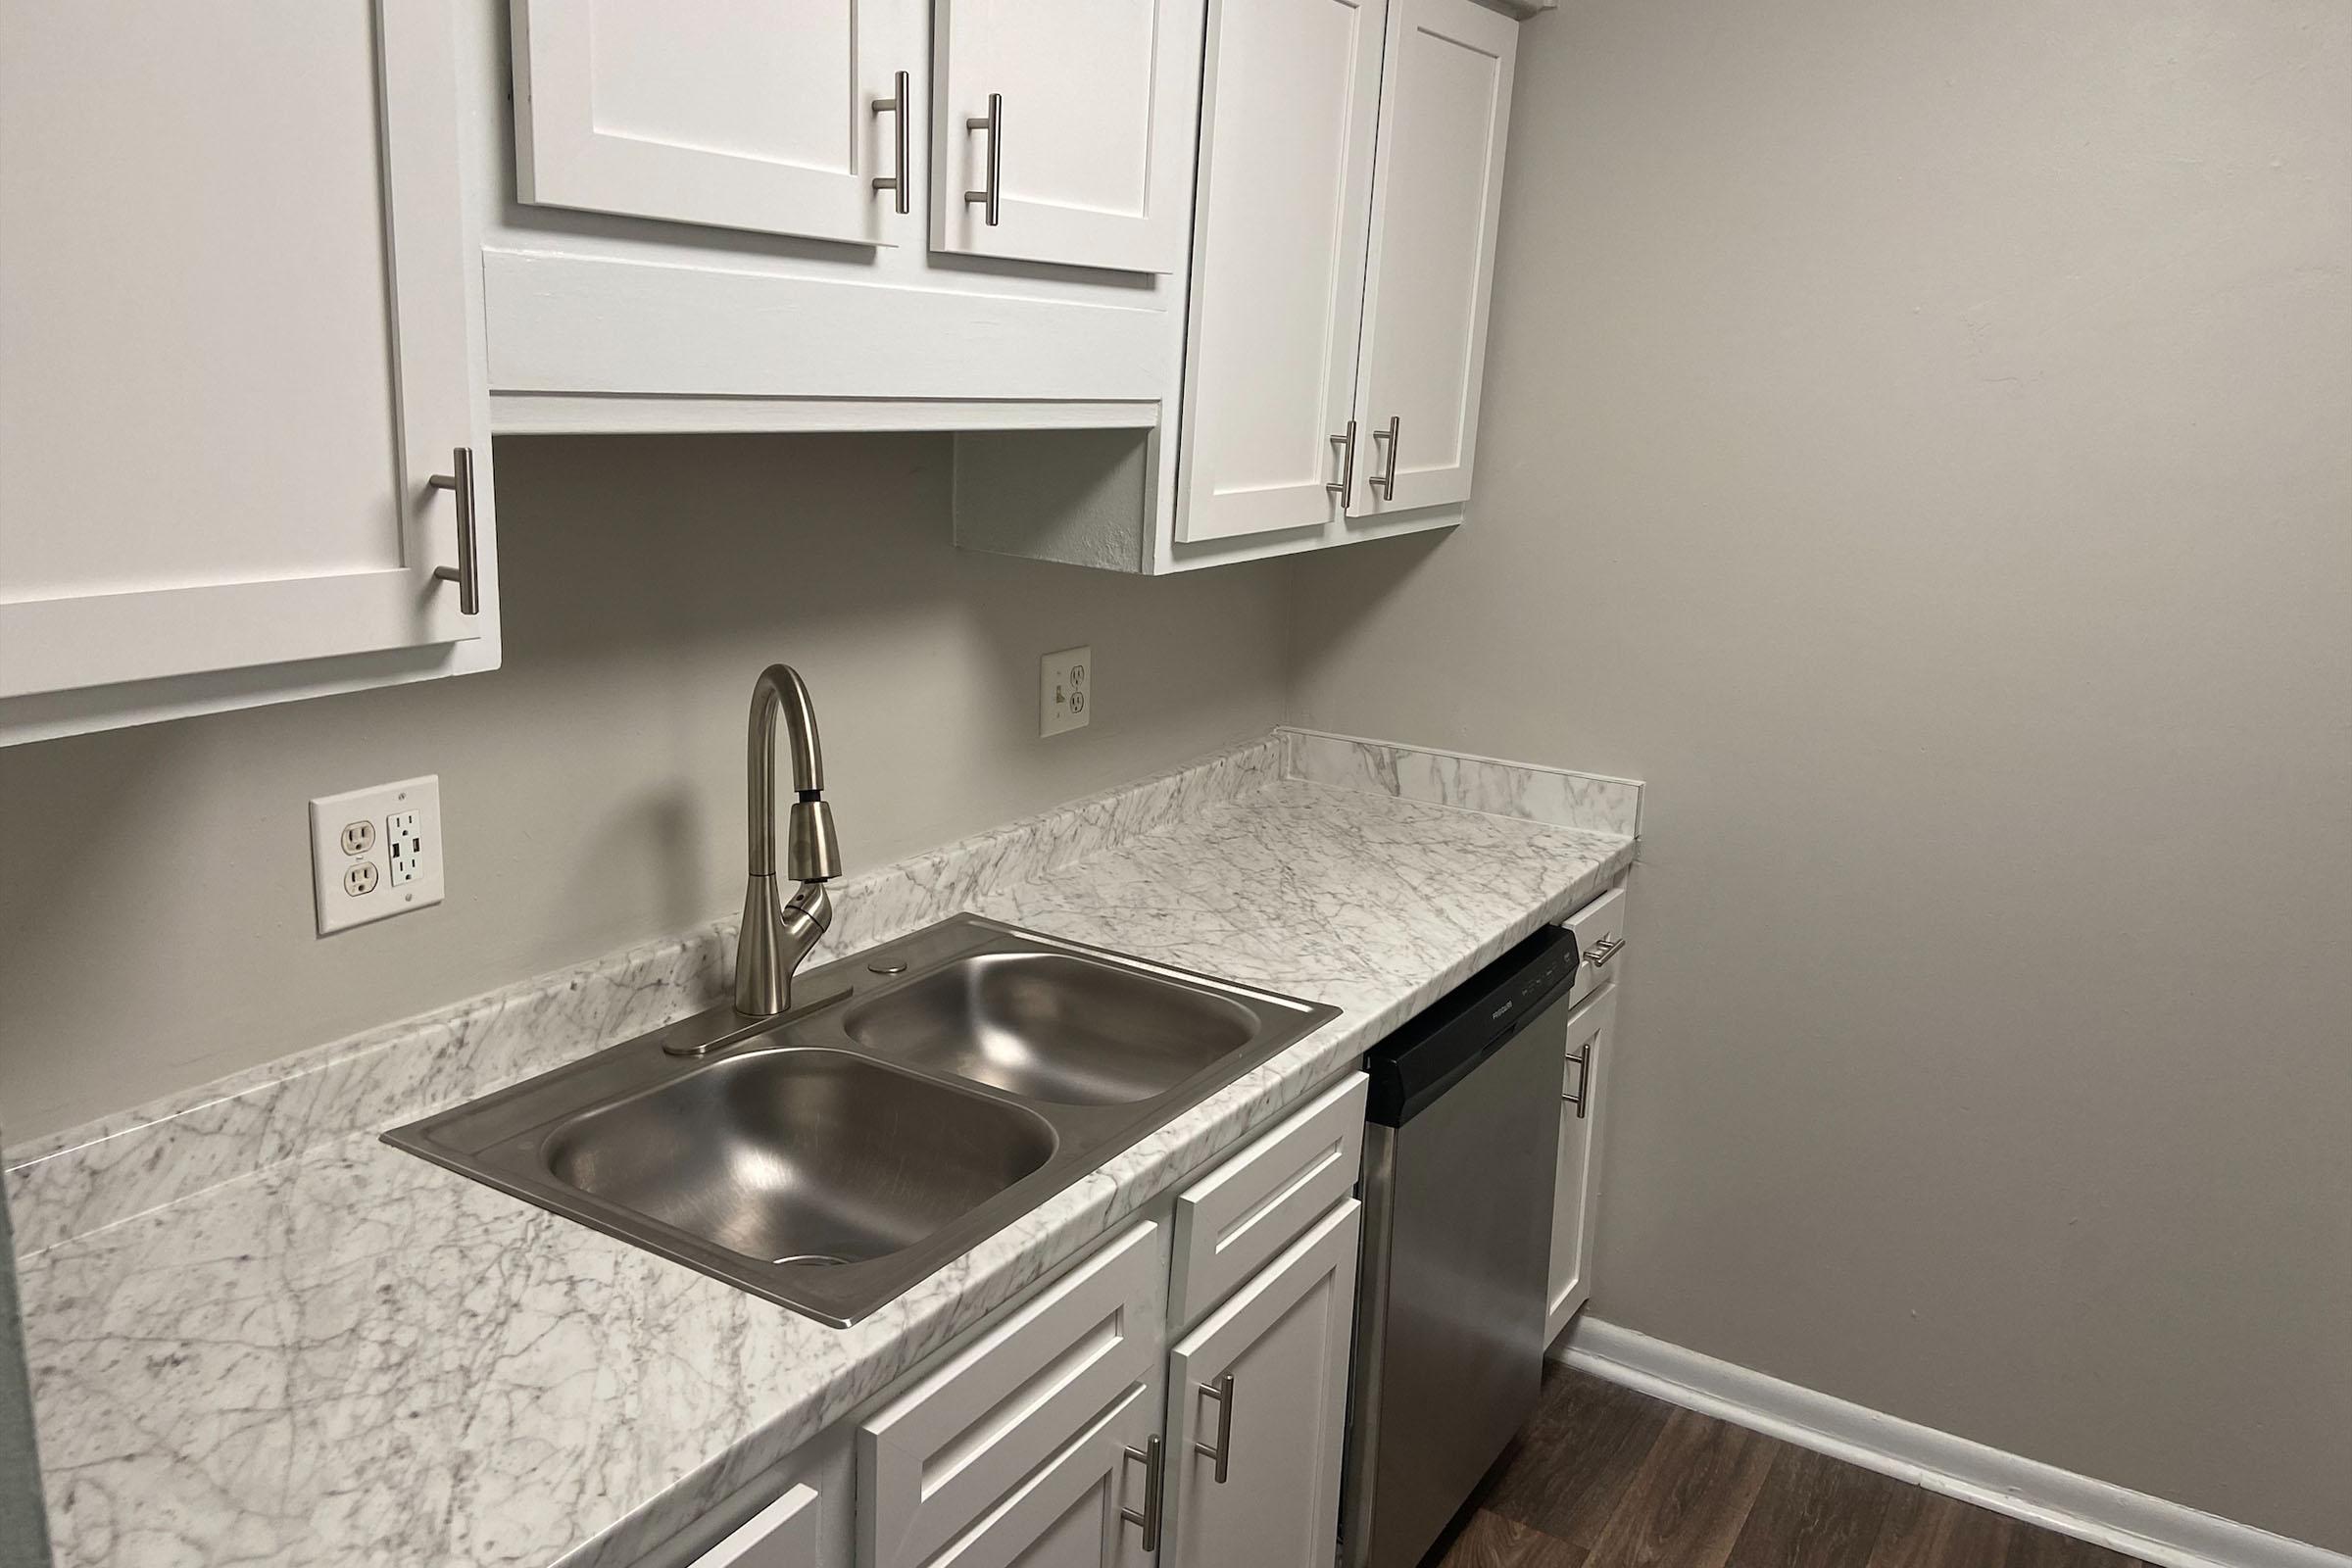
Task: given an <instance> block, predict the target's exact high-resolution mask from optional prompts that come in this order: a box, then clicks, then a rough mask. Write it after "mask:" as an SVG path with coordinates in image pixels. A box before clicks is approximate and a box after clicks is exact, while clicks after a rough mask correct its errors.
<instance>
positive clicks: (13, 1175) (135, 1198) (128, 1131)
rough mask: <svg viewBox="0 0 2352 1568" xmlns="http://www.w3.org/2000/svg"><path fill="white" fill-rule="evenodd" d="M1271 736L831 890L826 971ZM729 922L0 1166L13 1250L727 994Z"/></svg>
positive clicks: (56, 1141) (243, 1171) (274, 1064)
mask: <svg viewBox="0 0 2352 1568" xmlns="http://www.w3.org/2000/svg"><path fill="white" fill-rule="evenodd" d="M1280 763H1281V740H1280V736H1279V732H1275V733H1269V734H1266V735H1261V736H1258V737H1256V738H1254V739H1251V740H1248V741H1243V742H1240V743H1238V744H1236V745H1233V746H1229V747H1226V748H1224V749H1223V750H1220V751H1217V752H1212V753H1210V754H1208V755H1207V756H1204V757H1201V758H1196V759H1194V760H1191V761H1188V762H1184V763H1181V764H1179V765H1177V766H1175V767H1171V768H1168V769H1166V770H1164V771H1162V772H1160V773H1156V774H1153V775H1151V776H1149V777H1147V778H1144V779H1141V780H1137V781H1135V782H1132V783H1127V784H1121V785H1116V786H1114V787H1112V788H1110V789H1107V790H1103V791H1100V792H1098V793H1096V794H1094V795H1090V796H1085V797H1082V798H1080V799H1078V800H1075V801H1071V802H1068V803H1065V804H1063V805H1060V806H1055V807H1050V808H1048V809H1045V810H1043V811H1039V812H1036V813H1033V814H1032V815H1029V816H1026V817H1022V818H1020V819H1018V820H1016V821H1013V822H1009V823H1006V824H1005V825H1004V826H1002V827H996V828H989V829H986V830H984V831H982V832H979V833H975V834H972V835H970V836H968V837H966V838H962V839H957V840H956V841H954V842H952V843H949V844H944V845H941V846H939V847H938V848H936V849H931V850H924V851H920V852H918V853H916V854H914V855H911V856H907V857H906V858H902V859H899V860H895V861H892V862H891V863H889V864H887V865H884V866H880V867H877V868H875V869H873V870H871V871H866V872H862V873H855V874H853V875H851V876H848V877H845V878H843V879H842V880H841V881H840V882H839V883H837V884H835V888H834V911H835V913H834V924H833V927H832V929H831V930H830V931H828V932H827V933H826V934H825V937H824V940H823V941H822V942H820V943H819V944H818V946H817V949H816V952H815V953H814V954H813V955H811V956H810V959H809V962H810V963H811V964H815V963H823V962H825V961H827V960H828V959H831V958H836V957H840V956H844V955H846V954H851V953H856V952H858V951H860V950H861V949H864V948H868V947H871V946H873V945H874V944H875V943H877V942H885V941H888V940H889V939H890V938H892V937H895V936H899V935H902V934H904V933H906V932H907V931H911V930H914V929H916V928H917V927H919V926H924V925H928V924H930V923H931V922H932V921H934V920H938V919H943V918H945V917H946V916H947V915H950V914H954V913H956V911H958V910H959V909H961V908H963V907H965V905H966V904H967V903H968V902H969V901H970V900H971V899H972V898H973V897H974V896H976V895H977V894H978V893H980V892H983V891H985V890H986V889H988V888H991V887H994V886H997V885H1000V884H1002V883H1004V882H1005V881H1008V880H1012V881H1017V880H1021V879H1025V878H1028V877H1035V876H1043V875H1048V874H1050V873H1052V872H1054V871H1056V870H1059V869H1060V868H1062V867H1063V866H1066V865H1069V864H1070V863H1072V862H1073V861H1076V860H1079V859H1082V858H1086V857H1087V856H1090V855H1094V854H1097V853H1100V852H1101V851H1103V850H1104V849H1107V848H1109V847H1111V846H1112V845H1115V844H1117V843H1119V842H1120V841H1122V840H1124V839H1127V838H1131V837H1133V836H1135V835H1137V834H1140V833H1148V832H1150V831H1152V829H1153V828H1154V827H1156V826H1159V825H1161V824H1163V823H1166V822H1168V821H1171V820H1175V819H1177V818H1181V817H1184V816H1188V815H1191V814H1193V813H1194V812H1197V811H1198V810H1200V809H1201V808H1203V807H1205V806H1208V805H1210V804H1213V803H1215V802H1217V801H1221V800H1230V799H1232V798H1234V797H1235V796H1237V795H1241V794H1246V793H1248V792H1250V790H1253V789H1256V788H1259V787H1260V786H1262V785H1264V784H1266V783H1268V782H1270V781H1272V780H1273V779H1274V778H1276V777H1277V776H1279V772H1280ZM736 923H737V922H736V919H735V918H734V917H733V916H728V917H725V918H721V919H716V920H712V921H711V922H710V923H708V924H706V925H701V926H697V927H694V928H693V929H691V930H689V931H686V932H684V933H681V934H679V935H675V936H669V937H660V938H656V939H655V940H653V941H650V942H644V943H639V944H637V945H635V946H633V947H630V948H626V949H623V950H622V951H620V952H618V953H614V954H609V955H606V956H603V957H599V958H592V959H589V960H587V961H585V962H582V963H578V964H574V965H571V966H569V967H567V968H564V969H560V970H557V971H555V972H553V973H549V974H542V975H535V976H533V977H531V978H529V979H527V980H522V981H518V982H515V984H513V985H509V986H505V987H501V988H499V989H498V990H495V991H490V992H485V993H483V994H482V995H479V996H475V997H469V998H467V999H466V1000H465V1001H463V1002H458V1003H454V1004H452V1005H449V1006H446V1007H440V1008H436V1009H434V1010H433V1011H430V1012H426V1013H422V1014H419V1015H417V1016H415V1017H412V1018H406V1019H402V1020H400V1021H397V1022H394V1023H388V1024H382V1025H379V1026H377V1027H375V1028H372V1029H368V1030H364V1031H362V1032H361V1033H358V1034H355V1035H350V1036H347V1037H345V1038H344V1039H341V1040H337V1041H333V1042H330V1043H328V1044H326V1045H322V1046H316V1047H313V1048H311V1049H309V1050H307V1051H301V1052H297V1053H294V1054H291V1055H287V1056H281V1057H279V1058H277V1059H276V1060H274V1061H270V1062H265V1063H263V1064H261V1065H259V1066H256V1067H250V1068H245V1069H243V1070H241V1071H238V1072H235V1073H232V1074H229V1075H227V1076H225V1077H222V1078H220V1079H216V1080H214V1081H213V1082H211V1083H207V1084H203V1085H199V1086H198V1087H196V1088H193V1089H187V1090H182V1091H180V1092H178V1093H176V1094H172V1095H168V1096H164V1097H162V1098H160V1099H158V1100H156V1101H153V1102H150V1103H147V1104H144V1105H141V1106H138V1107H136V1108H133V1109H130V1110H125V1111H119V1112H116V1113H114V1114H111V1115H108V1116H104V1117H101V1118H99V1119H98V1120H96V1121H92V1122H88V1123H85V1124H83V1125H81V1126H79V1127H74V1128H71V1129H68V1130H67V1131H64V1132H61V1133H55V1134H51V1135H49V1136H48V1137H44V1138H37V1139H31V1140H28V1141H26V1142H25V1144H23V1145H21V1146H18V1147H16V1148H12V1149H8V1150H6V1151H4V1152H0V1164H5V1167H6V1169H5V1179H6V1181H7V1184H8V1201H9V1205H10V1208H11V1211H12V1213H13V1215H14V1218H15V1221H16V1232H17V1235H16V1248H17V1253H18V1255H19V1256H21V1257H24V1256H31V1255H33V1254H36V1253H38V1252H40V1251H43V1250H47V1249H49V1248H51V1247H55V1246H57V1245H58V1244H59V1243H61V1242H66V1241H71V1240H72V1239H73V1238H74V1237H76V1236H83V1235H87V1234H88V1233H89V1232H91V1231H94V1230H97V1229H100V1228H102V1227H104V1226H107V1225H112V1224H115V1223H118V1222H120V1221H122V1220H125V1219H128V1218H131V1217H132V1216H133V1215H137V1214H141V1213H145V1212H146V1211H148V1210H149V1209H153V1208H158V1207H161V1206H162V1205H164V1204H166V1203H171V1202H175V1201H179V1200H180V1199H183V1198H187V1197H190V1196H192V1195H194V1194H196V1193H199V1192H202V1191H204V1190H205V1189H206V1188H208V1187H213V1186H216V1185H218V1184H220V1183H221V1182H224V1181H233V1180H235V1179H236V1178H238V1177H240V1176H248V1175H251V1174H253V1173H254V1172H256V1171H260V1170H265V1169H267V1168H269V1167H270V1165H273V1164H276V1163H277V1162H279V1161H281V1160H285V1159H291V1158H294V1157H296V1156H298V1155H300V1154H302V1153H304V1152H307V1151H309V1150H312V1149H316V1148H318V1147H319V1146H321V1145H323V1144H326V1143H330V1142H332V1141H333V1140H334V1139H336V1138H339V1137H342V1136H345V1135H346V1134H349V1133H352V1132H357V1131H378V1130H381V1129H382V1128H384V1127H388V1126H392V1125H395V1124H397V1123H399V1122H402V1121H407V1120H412V1119H414V1118H415V1117H417V1116H422V1115H428V1114H430V1113H431V1112H432V1111H434V1110H437V1109H440V1108H442V1107H443V1106H446V1105H452V1104H457V1103H461V1102H463V1101H466V1100H469V1099H471V1098H473V1097H474V1096H476V1095H480V1094H483V1093H486V1092H488V1091H489V1090H491V1089H494V1088H497V1087H499V1086H500V1085H501V1084H505V1083H511V1082H514V1081H516V1080H518V1079H521V1078H524V1077H528V1076H529V1075H531V1074H532V1073H536V1072H543V1071H545V1070H547V1069H548V1068H550V1067H554V1066H557V1065H559V1064H561V1063H563V1062H564V1061H568V1060H571V1059H573V1058H575V1057H578V1056H582V1055H586V1054H589V1053H591V1052H593V1051H598V1050H602V1049H603V1048H605V1047H607V1046H611V1045H616V1044H618V1043H619V1042H621V1041H623V1040H627V1039H630V1038H631V1037H633V1036H636V1035H639V1034H643V1033H645V1032H646V1031H648V1030H651V1029H658V1028H660V1027H661V1026H662V1025H663V1024H665V1023H668V1022H670V1021H672V1020H673V1019H676V1018H680V1017H683V1016H685V1015H686V1014H688V1013H691V1012H696V1011H699V1010H701V1009H702V1008H704V1007H709V1006H714V1005H717V1004H718V1003H720V1002H723V1001H724V1000H726V996H727V988H728V985H729V975H728V969H727V965H728V962H729V958H730V955H731V954H732V953H733V951H734V947H733V944H734V934H735V927H736Z"/></svg>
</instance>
